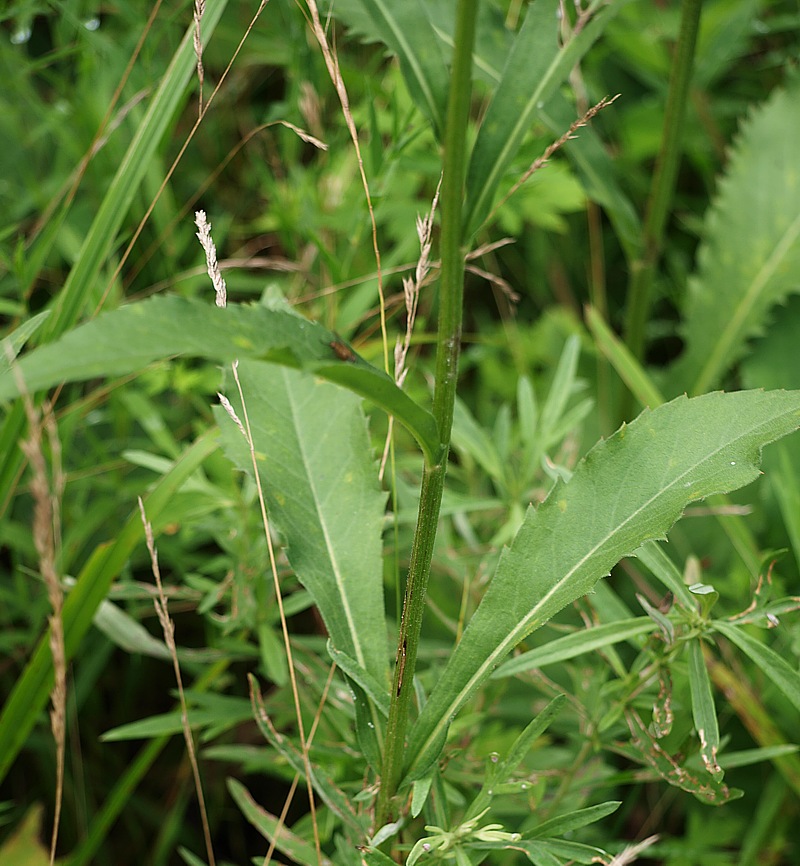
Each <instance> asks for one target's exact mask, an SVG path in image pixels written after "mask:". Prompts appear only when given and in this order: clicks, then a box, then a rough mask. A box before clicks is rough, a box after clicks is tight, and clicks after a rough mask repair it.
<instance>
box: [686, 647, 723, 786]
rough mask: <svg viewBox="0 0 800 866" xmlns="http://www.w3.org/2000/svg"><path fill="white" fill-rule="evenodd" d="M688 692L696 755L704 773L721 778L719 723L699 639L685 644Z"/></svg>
mask: <svg viewBox="0 0 800 866" xmlns="http://www.w3.org/2000/svg"><path fill="white" fill-rule="evenodd" d="M688 652H689V689H690V694H691V699H692V718H693V719H694V727H695V730H696V731H697V735H698V736H699V737H700V755H701V757H702V759H703V765H704V766H705V768H706V770H707V771H708V772H709V773H710V774H711V775H712V776H713V777H714V778H715V779H717V780H719V779H721V778H722V768H721V767H720V765H719V763H718V761H717V752H718V751H719V724H718V722H717V710H716V707H715V706H714V695H713V693H712V691H711V678H710V677H709V675H708V669H707V668H706V663H705V661H704V659H703V648H702V646H701V645H700V639H699V638H698V639H696V640H692V641H689V648H688Z"/></svg>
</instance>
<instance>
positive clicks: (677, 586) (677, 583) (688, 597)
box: [633, 541, 697, 611]
mask: <svg viewBox="0 0 800 866" xmlns="http://www.w3.org/2000/svg"><path fill="white" fill-rule="evenodd" d="M633 555H634V556H635V557H636V558H637V559H638V560H639V562H641V563H642V564H643V565H645V566H646V567H647V568H648V569H649V570H650V571H651V572H652V573H653V576H654V577H656V578H657V579H658V580H660V581H661V583H662V584H663V585H664V586H665V587H666V588H667V589H668V590H669V591H670V592H671V593H672V594H673V595H674V596H675V600H676V601H678V602H680V604H681V605H682V606H683V607H684V608H685V609H686V610H692V611H694V610H697V599H696V598H695V597H694V596H693V595H692V594H691V592H689V587H688V586H686V584H685V583H684V582H683V575H682V574H681V573H680V571H678V569H677V567H676V565H675V563H674V562H673V561H672V560H671V559H670V558H669V557H668V556H667V554H666V553H665V552H664V549H663V548H662V547H661V545H660V544H656V543H655V542H654V541H648V542H645V544H643V545H642V546H641V547H640V548H639V549H638V550H636V551H634V554H633Z"/></svg>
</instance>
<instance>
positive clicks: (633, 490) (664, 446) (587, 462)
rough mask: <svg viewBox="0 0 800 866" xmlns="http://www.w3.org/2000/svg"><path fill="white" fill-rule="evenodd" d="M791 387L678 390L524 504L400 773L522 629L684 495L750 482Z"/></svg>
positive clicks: (649, 530) (795, 412) (584, 588)
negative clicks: (684, 393)
mask: <svg viewBox="0 0 800 866" xmlns="http://www.w3.org/2000/svg"><path fill="white" fill-rule="evenodd" d="M798 424H800V392H797V391H771V392H759V391H743V392H739V393H736V394H723V393H714V394H707V395H705V396H703V397H697V398H694V399H692V400H689V399H687V398H686V397H679V398H678V399H676V400H674V401H672V402H671V403H668V404H665V405H663V406H660V407H658V408H657V409H655V410H654V411H652V412H650V411H645V412H643V413H642V414H641V415H640V416H639V418H637V419H636V420H635V421H634V422H633V423H631V424H630V425H627V426H623V427H621V428H620V429H619V430H618V431H617V432H616V433H615V434H614V435H613V436H612V437H611V438H610V439H608V440H607V441H601V442H600V443H599V444H598V445H596V446H595V447H594V448H593V449H592V450H591V451H590V452H589V453H588V454H587V455H586V457H585V458H584V459H583V460H582V461H581V463H580V464H579V465H578V467H577V468H576V470H575V473H574V475H573V477H572V479H571V481H570V482H569V483H566V484H564V483H559V484H557V485H556V486H555V487H554V488H553V490H552V491H551V493H550V495H549V496H548V498H547V499H546V500H545V501H544V502H543V503H542V504H541V505H540V506H539V508H538V509H533V508H529V509H528V513H527V515H526V517H525V520H524V521H523V524H522V526H521V527H520V529H519V531H518V533H517V536H516V538H515V539H514V542H513V544H512V545H511V547H510V548H507V549H506V550H504V551H503V554H502V556H501V558H500V562H499V564H498V567H497V571H496V573H495V576H494V578H493V580H492V582H491V584H490V585H489V589H488V590H487V592H486V595H485V596H484V598H483V600H482V601H481V603H480V605H479V606H478V609H477V610H476V612H475V614H474V615H473V617H472V619H471V620H470V622H469V625H468V626H467V629H466V631H465V633H464V636H463V638H462V639H461V641H460V642H459V644H458V646H457V647H456V648H455V650H454V652H453V654H452V655H451V657H450V659H449V661H448V663H447V666H446V668H445V670H444V672H443V673H442V675H441V676H440V677H439V678H438V680H437V681H436V684H435V685H434V688H433V690H432V691H431V694H430V696H429V698H428V702H427V704H426V705H425V707H424V708H423V710H422V712H421V714H420V716H419V718H418V719H417V722H416V724H415V725H414V728H413V729H412V731H411V735H410V740H409V752H408V760H409V765H408V766H409V776H410V778H416V777H417V776H418V775H421V774H422V773H424V772H425V770H426V769H427V767H428V766H430V764H431V763H432V762H433V761H434V760H436V758H437V757H438V753H439V749H440V747H441V744H442V743H443V742H444V737H445V734H446V731H447V728H448V726H449V724H450V722H451V721H452V720H453V718H454V717H455V714H456V713H457V712H458V711H459V709H460V708H461V707H462V706H463V705H464V703H465V702H466V701H467V700H468V699H469V697H470V696H471V695H472V694H473V693H474V691H475V690H476V689H477V688H478V686H479V685H480V684H481V683H482V682H484V681H485V680H486V679H487V678H488V677H489V676H490V675H491V673H492V671H493V670H494V669H495V667H497V665H498V664H499V663H500V662H501V661H502V660H503V658H504V657H505V656H506V655H507V654H508V653H509V652H510V651H511V650H512V649H513V648H514V646H516V645H517V644H518V643H519V642H520V641H521V640H522V639H523V638H525V637H526V636H527V635H528V634H530V633H531V632H532V631H533V630H534V629H536V628H538V627H539V626H541V625H542V624H543V623H545V622H547V620H548V619H550V618H551V617H552V616H553V615H554V614H556V613H557V612H558V611H559V610H561V609H562V608H563V607H565V606H566V605H568V604H570V603H571V602H573V601H575V600H576V599H578V598H580V597H581V596H582V595H585V594H586V593H587V592H589V591H590V590H591V589H592V587H593V586H594V584H595V583H596V582H597V581H598V580H599V579H600V578H602V577H604V576H605V575H607V574H608V573H609V570H610V569H611V568H612V567H613V566H614V565H615V564H616V563H617V562H619V560H620V559H621V558H622V557H623V556H627V555H630V554H631V553H633V552H634V551H635V550H636V549H637V548H638V547H639V546H641V545H642V544H643V543H644V542H645V541H648V540H653V539H658V538H664V537H665V536H666V534H667V532H668V531H669V529H670V528H671V526H672V525H673V523H674V522H675V521H676V520H677V519H678V518H679V517H680V515H681V513H682V511H683V509H684V508H685V507H686V505H688V504H689V503H690V502H695V501H697V500H699V499H703V498H704V497H706V496H710V495H711V494H713V493H720V492H727V491H730V490H734V489H736V488H738V487H742V486H743V485H745V484H748V483H750V482H751V481H753V480H754V479H755V478H756V477H758V475H759V469H758V464H759V462H760V452H761V448H762V447H763V446H764V445H766V444H767V443H769V442H772V441H774V440H775V439H777V438H779V437H781V436H785V435H786V434H788V433H790V432H792V431H793V430H795V429H797V427H798Z"/></svg>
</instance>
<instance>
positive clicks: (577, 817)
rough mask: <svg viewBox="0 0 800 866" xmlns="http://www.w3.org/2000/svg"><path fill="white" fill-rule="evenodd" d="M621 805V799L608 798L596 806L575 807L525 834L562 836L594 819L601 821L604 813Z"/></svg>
mask: <svg viewBox="0 0 800 866" xmlns="http://www.w3.org/2000/svg"><path fill="white" fill-rule="evenodd" d="M621 805H622V801H621V800H609V801H608V802H606V803H598V805H597V806H589V807H588V808H586V809H576V810H575V811H574V812H567V813H566V814H564V815H557V816H556V817H555V818H551V819H550V820H549V821H545V822H544V823H543V824H539V826H538V827H534V829H533V830H532V831H531V832H530V833H528V834H527V836H528V838H530V839H540V838H545V837H547V836H563V835H564V834H565V833H569V832H571V831H572V830H578V829H579V828H581V827H586V826H587V824H594V822H595V821H601V820H602V819H603V818H605V817H606V815H611V814H612V813H613V812H616V811H617V809H619V807H620V806H621Z"/></svg>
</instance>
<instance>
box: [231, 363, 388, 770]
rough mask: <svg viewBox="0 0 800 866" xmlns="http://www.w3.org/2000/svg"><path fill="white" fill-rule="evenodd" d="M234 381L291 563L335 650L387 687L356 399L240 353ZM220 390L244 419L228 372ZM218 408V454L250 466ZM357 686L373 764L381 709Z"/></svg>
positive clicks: (373, 472)
mask: <svg viewBox="0 0 800 866" xmlns="http://www.w3.org/2000/svg"><path fill="white" fill-rule="evenodd" d="M239 381H240V382H241V388H242V392H243V394H244V397H245V403H246V411H247V418H248V419H249V425H250V431H251V435H252V437H253V446H254V448H255V452H256V457H257V461H258V464H259V467H258V471H259V475H260V476H261V480H262V486H263V489H264V494H265V498H266V500H267V505H268V509H269V515H270V521H271V523H272V526H273V528H275V529H277V530H278V532H280V534H281V536H282V538H283V540H284V542H285V544H286V554H287V556H288V559H289V562H290V564H291V566H292V568H293V569H294V571H295V573H296V574H297V578H298V580H300V582H301V583H302V584H303V586H304V587H305V588H306V589H307V590H308V591H309V592H310V593H311V595H312V596H313V598H314V601H315V603H316V605H317V607H318V608H319V612H320V614H321V615H322V618H323V620H324V621H325V625H326V627H327V629H328V633H329V634H330V636H331V641H332V642H333V645H334V646H335V647H336V649H338V650H339V651H340V652H341V653H344V654H345V656H348V657H349V658H350V659H351V660H352V662H353V663H355V665H357V666H358V667H359V668H362V669H363V670H364V671H366V672H367V675H368V677H367V679H368V680H369V682H374V683H376V686H375V688H376V689H380V688H381V687H382V688H383V690H384V692H388V688H389V659H388V639H387V630H386V622H385V618H384V605H383V565H382V556H381V555H382V549H381V533H382V530H383V515H384V509H385V505H386V496H385V494H384V493H383V492H382V491H381V490H380V488H379V486H378V474H377V469H376V467H375V463H374V460H373V457H372V449H371V447H370V442H369V437H368V435H367V427H366V421H365V418H364V413H363V410H362V408H361V400H360V399H359V398H358V397H356V396H355V395H354V394H350V393H348V392H347V391H343V390H342V389H340V388H336V387H334V386H333V385H329V384H327V383H326V382H320V381H318V380H315V379H314V378H312V377H311V376H304V375H303V374H302V373H298V372H297V371H295V370H289V369H286V368H285V367H280V366H277V365H275V364H266V363H264V362H262V361H242V362H240V364H239ZM227 390H228V394H229V395H230V398H229V399H230V400H231V402H232V403H233V404H234V407H235V410H236V414H237V415H238V417H239V418H240V419H244V418H245V414H244V411H243V409H242V406H241V403H240V401H239V398H238V395H237V394H236V393H235V385H234V383H233V382H232V381H231V382H230V383H229V387H228V389H227ZM216 415H217V418H218V420H219V422H220V427H221V429H222V433H223V447H224V449H225V451H226V453H227V454H228V455H229V456H230V457H231V459H232V460H234V462H235V463H236V464H237V465H238V466H239V467H240V468H241V469H243V470H244V471H246V472H248V473H250V474H252V472H253V466H252V461H251V457H250V451H249V448H248V446H247V443H246V441H245V439H244V437H243V436H242V434H241V433H240V431H239V430H238V429H237V427H236V426H235V425H234V424H233V422H232V421H231V420H230V418H229V417H228V416H227V415H226V414H225V412H224V411H223V410H222V409H221V408H218V409H217V410H216ZM356 692H357V694H356V711H357V720H358V721H359V739H360V741H361V744H362V746H363V747H364V749H365V751H366V750H367V749H370V748H371V749H372V751H371V752H370V753H368V757H370V759H371V760H373V761H375V762H376V763H378V761H379V759H378V748H377V744H376V742H375V737H376V736H378V735H379V731H380V728H381V726H382V717H381V715H380V711H379V710H378V709H377V707H376V706H375V704H374V703H373V704H370V705H368V703H367V701H366V698H365V696H364V693H363V692H362V691H361V689H357V690H356ZM362 721H363V726H362V725H361V722H362Z"/></svg>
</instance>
